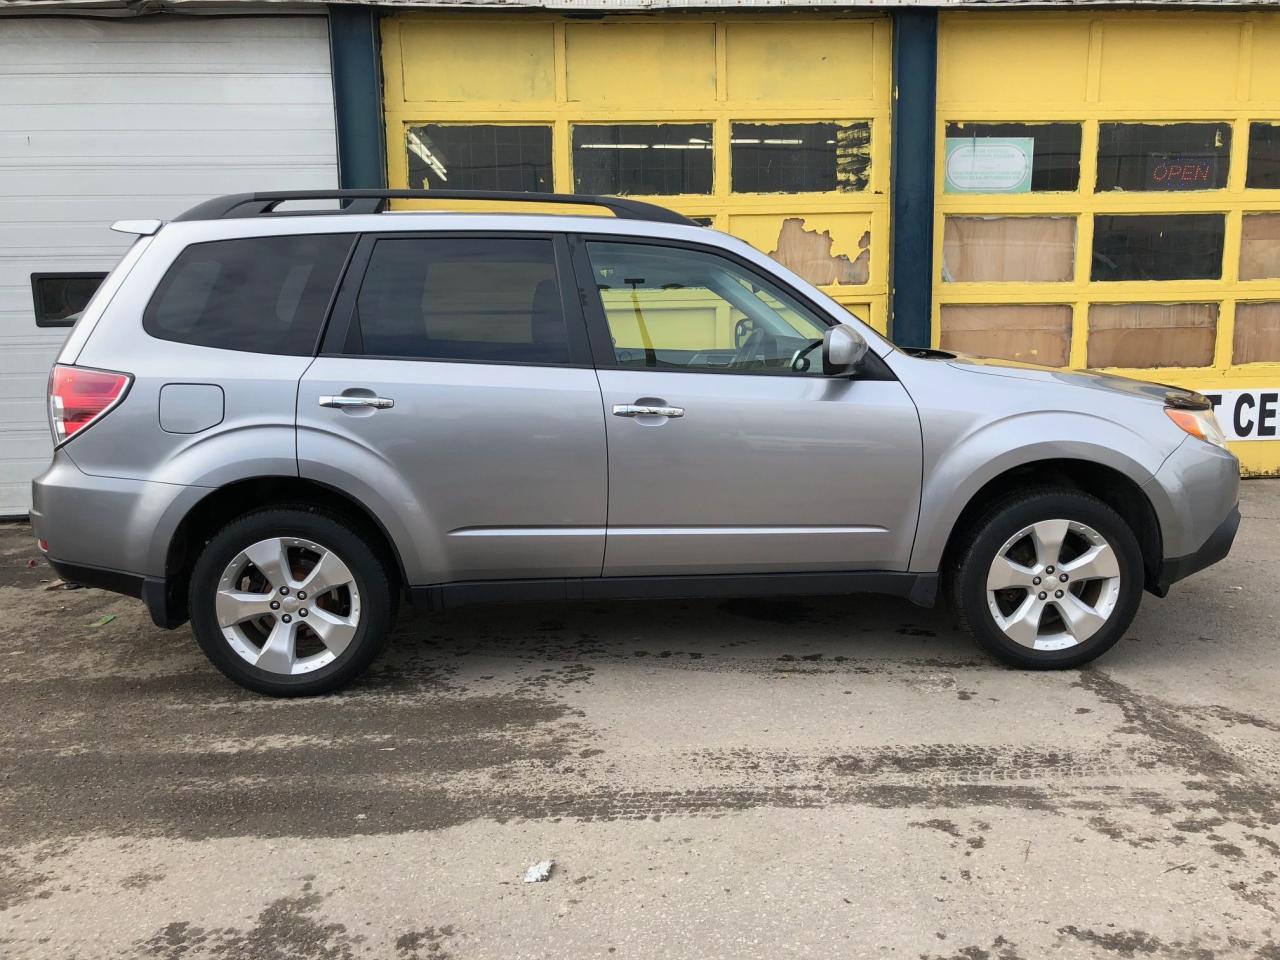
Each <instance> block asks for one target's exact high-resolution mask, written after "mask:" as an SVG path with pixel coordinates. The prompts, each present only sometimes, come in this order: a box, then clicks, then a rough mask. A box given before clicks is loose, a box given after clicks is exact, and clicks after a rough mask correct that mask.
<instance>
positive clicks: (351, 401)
mask: <svg viewBox="0 0 1280 960" xmlns="http://www.w3.org/2000/svg"><path fill="white" fill-rule="evenodd" d="M395 405H396V402H395V401H394V400H391V399H388V398H387V397H346V396H343V397H321V398H320V406H322V407H375V408H377V409H378V410H389V409H391V408H392V407H394V406H395Z"/></svg>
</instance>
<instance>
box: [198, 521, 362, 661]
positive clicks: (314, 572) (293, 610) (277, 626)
mask: <svg viewBox="0 0 1280 960" xmlns="http://www.w3.org/2000/svg"><path fill="white" fill-rule="evenodd" d="M215 612H216V615H217V618H218V626H219V627H220V628H221V630H222V635H223V636H224V637H225V638H226V640H227V643H228V644H230V646H231V649H233V650H234V651H235V652H236V654H237V655H239V656H240V657H241V658H242V659H244V660H245V661H247V662H248V663H250V664H252V665H253V666H255V667H257V668H258V669H260V670H265V671H267V672H268V673H275V674H285V675H297V674H303V673H310V672H312V671H314V670H319V669H320V668H321V667H324V666H327V665H328V664H330V663H332V662H333V661H334V660H336V659H337V658H338V657H339V656H341V655H342V652H343V651H344V650H346V649H347V647H348V646H349V645H350V643H351V641H352V639H353V638H354V637H355V634H356V630H357V628H358V627H359V625H360V592H359V590H358V589H357V587H356V582H355V577H354V575H353V574H352V573H351V570H350V568H349V567H348V566H347V564H346V563H345V562H344V561H343V560H342V558H341V557H339V556H338V555H337V554H336V553H334V552H333V551H332V550H329V549H327V548H326V547H324V546H321V545H320V544H318V543H314V542H312V541H310V540H304V539H300V538H298V537H272V538H270V539H267V540H259V541H258V542H257V543H255V544H253V545H251V546H249V547H246V548H245V549H244V550H242V551H241V552H240V553H238V554H237V555H236V557H235V558H234V559H233V560H232V561H231V562H230V563H229V564H227V566H226V568H225V569H224V570H223V572H222V577H221V578H220V579H219V581H218V592H217V597H216V602H215Z"/></svg>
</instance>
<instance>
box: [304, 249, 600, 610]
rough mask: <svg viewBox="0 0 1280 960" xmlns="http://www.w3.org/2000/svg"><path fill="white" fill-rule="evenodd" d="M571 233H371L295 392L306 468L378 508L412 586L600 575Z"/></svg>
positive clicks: (590, 423)
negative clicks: (569, 243)
mask: <svg viewBox="0 0 1280 960" xmlns="http://www.w3.org/2000/svg"><path fill="white" fill-rule="evenodd" d="M567 249H568V248H567V246H566V244H565V240H564V238H563V236H558V237H557V236H552V235H535V234H527V235H512V234H509V233H508V234H502V235H491V234H478V233H464V234H458V233H450V234H442V233H430V234H409V233H396V234H383V235H377V236H366V237H364V238H362V240H361V242H360V244H359V246H358V247H357V250H356V254H355V256H354V258H353V261H352V263H351V265H350V267H349V268H348V271H347V279H346V280H345V281H344V283H343V286H342V290H341V293H340V294H339V296H338V298H337V301H336V303H335V306H334V311H333V318H332V319H331V321H330V325H329V329H328V331H327V333H326V336H325V341H324V347H323V349H322V350H321V355H320V356H318V357H317V358H316V360H315V362H314V363H313V364H312V365H311V367H310V369H308V370H307V372H306V374H305V375H304V376H303V378H302V380H301V383H300V388H299V392H298V417H297V424H298V433H297V436H298V464H299V470H300V472H301V474H302V475H303V476H304V477H309V478H313V479H315V480H317V481H320V482H323V483H327V484H329V485H331V486H334V487H337V488H340V489H345V490H348V491H349V492H351V493H352V494H354V495H355V496H357V497H358V498H360V499H361V500H362V502H364V503H365V504H366V505H368V506H369V508H370V510H371V511H372V512H373V513H375V514H376V515H377V517H378V520H379V521H380V522H382V523H383V524H384V526H386V527H387V528H388V530H389V532H390V533H391V535H392V537H393V539H395V541H396V543H397V545H398V547H399V548H400V552H401V556H402V561H403V563H404V565H405V567H406V574H407V576H408V577H409V578H410V582H411V584H413V585H415V586H417V585H427V584H433V583H446V582H455V581H466V580H495V579H521V578H552V577H587V576H599V574H600V570H601V564H602V562H603V555H604V526H605V510H606V487H607V476H606V469H607V468H606V459H605V432H604V423H603V413H602V411H601V405H600V389H599V385H598V384H597V381H596V376H595V373H594V371H593V369H592V365H591V360H590V356H589V350H588V347H587V338H586V331H585V327H584V323H583V319H582V313H581V308H580V305H579V298H578V296H577V293H576V289H575V288H574V285H573V281H572V279H570V280H569V282H568V283H567V284H566V282H565V279H564V278H565V277H566V276H570V273H569V269H570V268H569V266H568V260H567V256H568V253H567Z"/></svg>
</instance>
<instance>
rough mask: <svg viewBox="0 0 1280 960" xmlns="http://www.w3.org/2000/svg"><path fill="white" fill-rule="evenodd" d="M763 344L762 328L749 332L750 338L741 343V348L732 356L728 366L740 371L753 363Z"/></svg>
mask: <svg viewBox="0 0 1280 960" xmlns="http://www.w3.org/2000/svg"><path fill="white" fill-rule="evenodd" d="M763 342H764V328H763V327H756V329H754V330H752V331H751V334H750V336H748V337H747V339H746V340H744V341H742V346H740V347H738V350H737V352H736V353H734V355H733V360H732V361H731V362H730V364H729V366H730V367H733V368H734V369H735V370H742V369H745V368H746V367H749V366H751V365H752V364H753V363H755V360H756V356H757V355H758V354H759V352H760V345H761V344H762V343H763Z"/></svg>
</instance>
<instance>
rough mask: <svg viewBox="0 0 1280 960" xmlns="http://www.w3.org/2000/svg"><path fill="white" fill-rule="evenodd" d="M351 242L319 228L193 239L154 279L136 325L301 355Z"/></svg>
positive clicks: (311, 345) (233, 346) (181, 337)
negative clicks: (205, 240) (309, 231)
mask: <svg viewBox="0 0 1280 960" xmlns="http://www.w3.org/2000/svg"><path fill="white" fill-rule="evenodd" d="M352 241H353V238H352V237H351V236H350V235H349V234H318V235H311V236H284V237H245V238H242V239H238V240H215V241H212V242H210V243H196V244H192V245H191V246H189V247H187V249H185V250H184V251H182V253H180V254H179V255H178V259H177V260H175V261H174V262H173V266H171V267H170V268H169V272H168V273H166V274H165V276H164V279H163V280H161V281H160V286H159V287H157V288H156V292H155V295H154V296H152V298H151V302H150V303H148V304H147V309H146V312H145V313H144V314H143V317H142V326H143V329H145V330H146V331H147V333H149V334H151V336H153V337H159V338H160V339H161V340H176V341H177V342H178V343H190V344H195V345H196V346H201V347H217V348H219V349H222V350H244V351H248V352H250V353H273V354H281V355H287V356H307V355H309V354H310V353H312V352H313V351H314V349H315V346H316V337H317V335H318V334H319V332H320V325H321V324H322V323H323V322H324V316H325V312H326V310H327V309H328V307H329V298H330V297H331V296H332V295H333V288H334V286H335V285H336V284H337V282H338V274H339V272H340V271H341V270H342V265H343V263H344V262H345V261H346V258H347V253H348V252H349V251H350V249H351V244H352Z"/></svg>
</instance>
